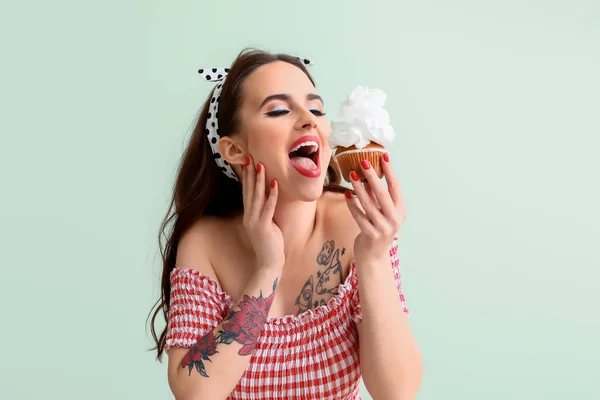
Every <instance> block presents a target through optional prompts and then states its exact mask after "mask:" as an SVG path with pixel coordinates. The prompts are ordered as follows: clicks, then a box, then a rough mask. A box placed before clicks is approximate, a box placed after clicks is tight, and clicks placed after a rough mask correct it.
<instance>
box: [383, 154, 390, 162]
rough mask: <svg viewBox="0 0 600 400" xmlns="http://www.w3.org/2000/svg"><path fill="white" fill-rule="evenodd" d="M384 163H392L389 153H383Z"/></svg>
mask: <svg viewBox="0 0 600 400" xmlns="http://www.w3.org/2000/svg"><path fill="white" fill-rule="evenodd" d="M383 161H385V162H390V155H389V154H388V153H383Z"/></svg>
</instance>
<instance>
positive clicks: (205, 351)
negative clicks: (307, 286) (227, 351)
mask: <svg viewBox="0 0 600 400" xmlns="http://www.w3.org/2000/svg"><path fill="white" fill-rule="evenodd" d="M276 289H277V279H275V282H273V293H271V295H270V296H269V297H267V298H266V299H265V298H264V297H263V294H262V291H261V292H260V295H259V296H258V297H250V296H247V295H244V298H243V300H242V301H240V302H239V303H238V304H237V306H236V308H238V309H237V310H236V309H233V310H232V311H231V312H230V313H229V315H227V317H225V319H224V320H223V322H222V324H221V330H219V333H218V334H214V333H213V331H210V332H208V333H207V334H206V335H204V336H203V337H202V338H200V340H198V342H196V344H194V345H193V346H192V347H191V348H190V350H189V351H188V353H187V354H186V355H185V357H183V360H182V361H181V368H188V369H189V375H190V376H191V375H192V370H193V369H194V368H195V369H196V370H197V371H198V372H199V373H200V375H202V376H204V377H207V378H208V374H207V373H206V368H205V367H204V361H211V360H210V359H209V356H212V355H215V354H217V353H218V351H217V345H218V344H232V343H233V342H237V343H239V344H241V345H242V348H241V349H240V351H239V352H238V354H239V355H240V356H247V355H250V354H252V351H253V350H254V347H255V345H256V342H257V341H258V337H259V336H260V334H261V332H262V330H263V326H264V323H265V321H266V319H267V317H268V315H269V310H270V309H271V304H273V298H274V297H275V290H276Z"/></svg>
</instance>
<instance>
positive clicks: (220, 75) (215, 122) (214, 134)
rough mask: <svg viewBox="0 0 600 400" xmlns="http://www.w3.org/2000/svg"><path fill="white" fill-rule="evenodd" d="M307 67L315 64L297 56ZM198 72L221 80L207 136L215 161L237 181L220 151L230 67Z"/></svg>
mask: <svg viewBox="0 0 600 400" xmlns="http://www.w3.org/2000/svg"><path fill="white" fill-rule="evenodd" d="M296 58H297V59H298V60H299V61H300V62H301V63H302V64H304V66H305V67H310V66H312V65H313V63H312V62H310V60H307V59H306V58H300V57H296ZM198 73H199V74H200V75H201V76H202V77H203V78H204V79H206V80H207V81H208V82H219V84H217V87H216V88H215V90H214V92H213V95H212V98H211V99H210V104H209V107H208V114H207V116H206V130H205V133H206V136H207V137H208V143H210V149H211V150H212V154H213V158H214V159H215V162H216V163H217V165H218V166H219V168H221V171H223V173H224V174H225V175H226V176H227V177H229V178H231V179H234V180H236V181H238V182H239V179H238V177H237V175H236V174H235V172H234V171H233V168H231V165H230V164H229V163H228V162H227V161H225V160H224V159H223V157H221V153H219V139H220V136H219V111H218V106H219V97H220V96H221V91H222V90H223V80H224V79H225V77H226V76H227V74H228V73H229V68H207V69H205V68H203V69H199V70H198Z"/></svg>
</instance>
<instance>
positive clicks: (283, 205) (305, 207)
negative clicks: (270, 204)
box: [273, 196, 318, 259]
mask: <svg viewBox="0 0 600 400" xmlns="http://www.w3.org/2000/svg"><path fill="white" fill-rule="evenodd" d="M317 205H318V201H316V200H315V201H308V202H307V201H299V200H287V199H285V198H283V197H282V196H281V197H280V198H279V199H278V202H277V207H276V208H275V215H274V216H273V220H274V221H275V223H276V224H277V226H278V227H279V229H281V233H282V234H283V243H284V249H285V250H284V251H285V255H286V259H287V258H288V256H290V258H291V257H293V256H294V255H295V253H301V252H302V249H304V248H306V243H307V242H308V241H309V239H310V238H311V237H312V235H313V232H314V230H315V225H316V220H317Z"/></svg>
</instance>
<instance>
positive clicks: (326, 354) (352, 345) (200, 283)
mask: <svg viewBox="0 0 600 400" xmlns="http://www.w3.org/2000/svg"><path fill="white" fill-rule="evenodd" d="M390 257H391V265H392V268H393V270H394V278H395V281H396V287H397V289H398V293H399V296H400V299H401V301H402V305H403V309H404V314H405V315H406V316H409V315H410V311H409V310H408V308H407V307H406V302H405V299H404V294H403V292H402V282H401V279H400V260H399V258H398V245H397V237H394V239H393V241H392V243H391V245H390ZM234 306H235V304H234V303H233V301H232V300H231V297H230V296H229V295H228V294H226V293H224V292H223V291H222V290H221V287H220V285H219V283H218V282H216V281H215V280H214V279H212V278H210V277H208V276H206V275H203V274H201V273H200V272H199V271H197V270H194V269H190V268H175V269H174V270H173V271H172V272H171V304H170V309H169V321H168V325H167V341H166V346H165V350H167V351H168V350H169V349H170V348H171V347H173V346H179V347H186V348H189V347H191V346H192V345H194V344H195V343H196V342H197V341H198V340H199V339H200V338H201V337H202V336H204V335H205V334H206V333H207V332H209V331H211V330H213V329H214V328H215V327H216V326H217V325H219V324H220V323H221V321H222V320H223V319H224V318H225V317H226V316H227V314H228V312H229V311H230V310H231V309H232V308H233V307H234ZM361 319H362V312H361V307H360V298H359V295H358V278H357V269H356V264H355V262H352V263H351V265H350V273H349V274H348V276H347V277H346V279H345V281H344V283H343V284H341V285H340V286H339V288H338V293H337V294H336V295H335V296H334V297H332V298H331V299H329V301H328V302H327V304H325V305H321V306H318V307H316V308H314V309H312V310H308V311H305V312H303V313H302V314H300V315H287V316H284V317H268V318H267V320H266V322H265V324H264V327H263V331H262V333H261V336H260V337H259V339H258V342H257V344H256V348H255V350H254V352H253V353H252V355H251V356H250V361H249V364H248V367H247V368H246V370H245V372H244V374H243V375H242V378H241V379H240V381H239V382H238V384H237V386H236V387H235V389H234V390H233V392H232V393H231V394H230V395H229V397H228V399H231V400H237V399H273V400H283V399H311V400H314V399H327V400H329V399H331V400H333V399H346V400H359V399H360V396H359V382H360V377H361V372H360V363H359V352H358V333H357V330H356V323H357V322H359V321H360V320H361Z"/></svg>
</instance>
